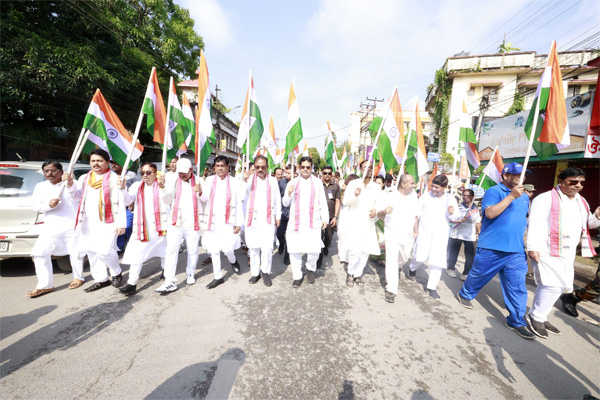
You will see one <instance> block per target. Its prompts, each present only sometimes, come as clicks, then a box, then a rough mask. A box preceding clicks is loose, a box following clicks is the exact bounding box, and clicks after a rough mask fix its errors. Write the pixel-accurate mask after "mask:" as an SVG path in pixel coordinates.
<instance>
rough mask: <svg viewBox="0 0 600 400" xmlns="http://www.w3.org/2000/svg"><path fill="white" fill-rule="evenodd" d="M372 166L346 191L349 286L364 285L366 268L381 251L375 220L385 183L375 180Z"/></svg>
mask: <svg viewBox="0 0 600 400" xmlns="http://www.w3.org/2000/svg"><path fill="white" fill-rule="evenodd" d="M371 176H372V166H371V167H369V168H368V170H366V171H365V173H364V175H363V178H361V179H355V180H353V181H352V182H350V183H349V184H348V187H346V191H345V193H344V200H343V204H344V207H347V210H346V213H345V215H344V218H347V219H348V220H349V221H350V223H351V227H350V229H348V230H346V232H345V233H344V235H345V237H344V240H345V246H346V248H347V249H348V275H347V276H346V285H347V286H348V287H352V286H354V284H355V283H356V284H357V285H358V286H364V282H363V281H362V275H363V271H364V269H365V265H367V261H368V259H369V255H370V254H373V255H379V254H380V251H379V240H378V239H377V231H376V228H375V222H376V217H377V206H376V204H377V203H378V201H379V200H380V199H381V195H382V194H383V192H382V191H381V186H380V185H379V184H378V183H376V182H373V181H371Z"/></svg>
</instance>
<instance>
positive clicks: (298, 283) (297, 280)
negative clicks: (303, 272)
mask: <svg viewBox="0 0 600 400" xmlns="http://www.w3.org/2000/svg"><path fill="white" fill-rule="evenodd" d="M300 285H302V279H296V280H295V281H294V282H292V286H293V287H295V288H299V287H300Z"/></svg>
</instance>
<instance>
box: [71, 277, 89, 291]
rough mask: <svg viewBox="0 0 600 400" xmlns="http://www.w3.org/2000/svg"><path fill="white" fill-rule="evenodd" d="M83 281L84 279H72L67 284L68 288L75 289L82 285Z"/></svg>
mask: <svg viewBox="0 0 600 400" xmlns="http://www.w3.org/2000/svg"><path fill="white" fill-rule="evenodd" d="M84 283H85V281H82V280H81V279H73V282H71V283H70V284H69V289H77V288H78V287H81V286H83V284H84Z"/></svg>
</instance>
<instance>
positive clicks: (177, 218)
mask: <svg viewBox="0 0 600 400" xmlns="http://www.w3.org/2000/svg"><path fill="white" fill-rule="evenodd" d="M175 172H176V173H177V179H175V180H172V181H171V182H170V183H169V185H168V186H167V184H166V183H165V186H166V189H167V193H166V195H165V196H164V197H163V201H164V202H165V204H170V205H171V215H170V216H169V219H168V227H167V245H166V250H165V272H164V275H165V283H163V284H162V285H161V286H160V287H159V288H158V289H155V291H156V292H158V293H160V294H162V295H165V294H168V293H170V292H174V291H175V290H177V278H176V276H175V275H176V272H177V260H178V258H179V247H180V246H181V242H182V241H183V240H184V239H185V245H186V249H187V264H186V268H185V272H186V275H187V281H186V282H187V284H188V285H193V284H194V283H196V278H195V277H194V273H195V271H196V264H197V263H198V246H199V242H200V215H201V214H202V205H201V204H200V198H199V194H198V192H199V191H200V183H199V181H200V179H199V178H198V177H197V176H196V175H194V172H193V168H192V162H191V161H190V160H188V159H187V158H180V159H179V160H178V161H177V166H176V170H175Z"/></svg>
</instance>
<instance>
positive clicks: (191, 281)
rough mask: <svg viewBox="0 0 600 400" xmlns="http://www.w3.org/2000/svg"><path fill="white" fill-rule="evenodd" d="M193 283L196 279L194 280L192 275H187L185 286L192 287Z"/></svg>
mask: <svg viewBox="0 0 600 400" xmlns="http://www.w3.org/2000/svg"><path fill="white" fill-rule="evenodd" d="M194 283H196V278H194V274H189V275H188V277H187V284H188V285H193V284H194Z"/></svg>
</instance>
